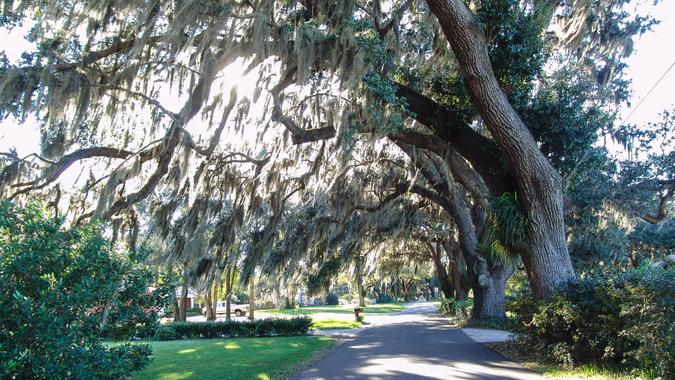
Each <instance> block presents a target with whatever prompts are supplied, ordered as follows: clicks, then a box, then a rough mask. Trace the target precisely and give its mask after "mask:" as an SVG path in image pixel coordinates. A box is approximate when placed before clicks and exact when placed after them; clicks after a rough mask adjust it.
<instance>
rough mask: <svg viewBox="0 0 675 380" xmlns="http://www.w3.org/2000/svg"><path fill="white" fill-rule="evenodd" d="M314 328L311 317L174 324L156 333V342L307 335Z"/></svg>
mask: <svg viewBox="0 0 675 380" xmlns="http://www.w3.org/2000/svg"><path fill="white" fill-rule="evenodd" d="M311 326H312V318H311V317H308V316H302V317H293V318H288V319H285V318H267V319H256V320H253V321H241V322H240V321H222V322H213V321H207V322H173V323H170V324H167V325H163V326H160V327H159V328H158V329H157V332H156V333H155V339H157V340H172V339H182V338H239V337H254V336H258V337H260V336H289V335H304V334H307V332H308V331H309V328H310V327H311Z"/></svg>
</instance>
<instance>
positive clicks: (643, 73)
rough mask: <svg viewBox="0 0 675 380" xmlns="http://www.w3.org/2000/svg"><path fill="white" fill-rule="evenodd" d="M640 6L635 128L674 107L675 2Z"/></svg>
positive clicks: (631, 110)
mask: <svg viewBox="0 0 675 380" xmlns="http://www.w3.org/2000/svg"><path fill="white" fill-rule="evenodd" d="M641 3H642V4H641V5H639V7H640V8H639V9H638V11H639V12H640V13H645V11H646V12H648V13H649V14H651V15H653V16H655V17H656V18H657V19H659V20H660V23H659V24H658V25H656V26H654V27H653V30H652V31H650V32H647V33H646V34H644V35H643V36H642V37H640V38H639V39H638V40H637V41H636V43H635V52H634V53H633V55H632V56H631V57H630V58H629V59H628V61H627V63H628V69H627V71H626V76H627V77H628V78H630V79H631V81H632V99H631V106H630V107H628V108H626V109H623V110H622V111H621V120H623V121H625V122H629V123H632V124H638V125H639V124H643V123H647V122H650V121H656V120H658V119H659V114H660V113H661V112H663V111H664V110H666V109H670V108H673V107H675V93H674V92H673V89H675V67H672V68H671V69H670V71H668V72H667V70H668V68H669V67H671V66H672V65H673V64H675V0H662V1H660V2H659V3H658V4H657V5H653V3H652V1H651V0H647V1H642V2H641ZM25 34H26V30H25V28H24V29H16V30H14V31H13V33H11V34H9V35H8V34H7V32H6V30H0V41H3V45H4V46H3V51H4V52H5V53H6V54H7V56H8V58H9V59H10V61H16V60H18V58H19V57H20V55H21V52H23V51H25V50H27V49H30V47H31V45H30V44H28V43H27V42H26V41H25V40H23V38H22V36H23V35H25ZM664 74H665V76H664V77H663V78H662V79H661V81H660V82H659V83H658V85H657V86H656V88H655V89H654V90H653V91H652V92H651V93H650V94H649V95H648V96H647V94H648V93H649V90H650V88H651V87H652V86H654V85H655V84H656V83H657V81H658V80H659V78H660V77H661V76H663V75H664ZM640 102H642V103H640ZM629 116H630V117H629ZM628 117H629V118H628ZM627 118H628V119H627ZM626 119H627V120H626ZM26 124H27V125H24V126H20V125H18V123H17V122H16V121H15V120H7V121H4V122H2V123H0V151H8V150H9V148H10V147H15V148H16V149H17V151H18V153H19V155H21V156H24V155H27V154H30V153H33V152H37V151H38V150H39V141H40V137H39V133H38V131H37V130H36V128H35V127H33V128H31V127H29V125H33V126H35V122H34V121H33V122H31V121H30V120H29V121H28V122H27V123H26Z"/></svg>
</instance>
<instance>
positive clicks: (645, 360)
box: [511, 268, 675, 377]
mask: <svg viewBox="0 0 675 380" xmlns="http://www.w3.org/2000/svg"><path fill="white" fill-rule="evenodd" d="M516 305H517V307H519V309H518V310H517V311H518V312H519V313H520V314H519V318H520V319H521V322H522V325H521V326H522V328H523V331H522V332H523V333H524V335H523V336H522V340H523V343H525V345H526V346H530V347H531V348H532V349H534V350H536V351H539V352H544V353H547V354H548V356H549V359H550V360H553V361H556V362H560V363H563V364H567V365H578V364H583V363H596V364H601V365H605V366H611V367H621V368H625V369H633V370H636V371H637V370H639V371H640V373H641V374H643V375H647V376H650V377H658V376H667V374H672V373H675V372H674V371H675V350H674V342H673V337H674V336H675V335H674V334H673V333H674V326H675V325H674V324H673V321H675V270H672V269H671V270H663V269H658V268H657V269H654V268H642V269H634V270H630V271H627V272H623V273H616V274H597V275H591V276H588V277H586V278H581V279H578V280H576V281H574V282H571V283H569V284H567V285H566V286H564V287H563V288H561V289H560V291H559V292H558V293H557V294H556V296H555V297H554V298H553V299H552V300H551V301H550V302H548V303H545V304H540V305H535V304H534V303H532V302H531V301H530V300H524V301H521V302H518V303H516ZM511 307H513V304H512V305H511Z"/></svg>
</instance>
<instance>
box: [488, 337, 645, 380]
mask: <svg viewBox="0 0 675 380" xmlns="http://www.w3.org/2000/svg"><path fill="white" fill-rule="evenodd" d="M487 346H488V347H490V348H491V349H493V350H495V351H497V352H499V353H501V354H502V355H504V356H506V357H508V358H510V359H512V360H514V361H516V362H519V363H520V364H522V365H523V366H524V367H526V368H529V369H531V370H533V371H535V372H537V373H540V374H541V375H543V376H544V377H546V378H549V379H556V380H574V379H592V380H631V379H635V376H631V375H628V374H626V373H621V372H616V371H612V370H609V369H604V368H599V367H597V366H593V365H583V366H579V367H573V368H565V367H562V366H559V365H555V364H551V363H545V362H543V361H542V360H541V358H539V357H537V356H536V355H534V354H532V353H528V352H524V351H522V350H520V349H519V348H518V346H517V345H515V344H513V343H489V344H487Z"/></svg>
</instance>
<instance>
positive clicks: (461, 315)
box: [441, 297, 473, 320]
mask: <svg viewBox="0 0 675 380" xmlns="http://www.w3.org/2000/svg"><path fill="white" fill-rule="evenodd" d="M472 309H473V301H471V300H460V301H457V300H455V299H454V298H452V297H451V298H445V297H441V312H442V313H443V314H447V315H450V316H452V317H456V318H458V319H460V320H468V319H469V318H471V310H472Z"/></svg>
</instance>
